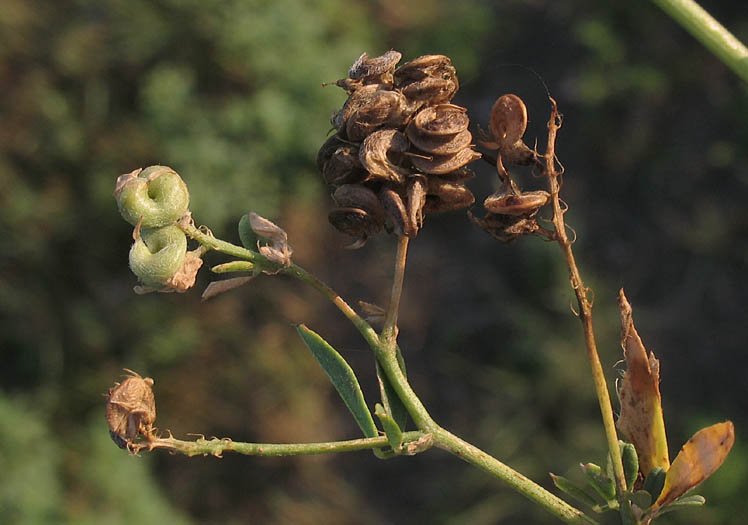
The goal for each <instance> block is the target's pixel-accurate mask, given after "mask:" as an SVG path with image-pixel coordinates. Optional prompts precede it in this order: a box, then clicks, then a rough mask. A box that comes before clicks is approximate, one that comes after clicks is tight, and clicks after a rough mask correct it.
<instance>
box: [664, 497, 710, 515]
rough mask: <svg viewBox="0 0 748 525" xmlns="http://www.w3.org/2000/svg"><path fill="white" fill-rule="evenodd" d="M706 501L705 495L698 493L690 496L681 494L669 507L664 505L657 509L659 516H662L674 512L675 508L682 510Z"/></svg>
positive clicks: (700, 504) (698, 505)
mask: <svg viewBox="0 0 748 525" xmlns="http://www.w3.org/2000/svg"><path fill="white" fill-rule="evenodd" d="M704 503H706V499H705V498H704V496H700V495H698V494H691V495H689V496H681V497H680V498H678V499H677V500H675V501H674V502H672V503H671V504H669V505H668V506H667V507H663V508H662V509H660V510H659V511H657V516H662V515H663V514H666V513H668V512H672V511H674V510H682V509H687V508H690V507H701V506H702V505H704Z"/></svg>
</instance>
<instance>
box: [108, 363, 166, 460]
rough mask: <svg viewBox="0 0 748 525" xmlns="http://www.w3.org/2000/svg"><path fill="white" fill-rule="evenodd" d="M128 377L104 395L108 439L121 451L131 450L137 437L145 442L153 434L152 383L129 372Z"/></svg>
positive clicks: (126, 370) (147, 378)
mask: <svg viewBox="0 0 748 525" xmlns="http://www.w3.org/2000/svg"><path fill="white" fill-rule="evenodd" d="M125 372H127V373H129V374H130V375H129V376H128V377H127V378H126V379H125V380H124V381H122V383H115V384H114V386H113V387H112V388H110V389H109V392H108V393H107V396H106V397H107V404H106V420H107V424H108V425H109V435H110V436H111V437H112V440H113V441H114V442H115V443H116V444H117V446H118V447H120V448H127V449H131V448H132V446H133V444H134V443H135V439H136V438H137V436H138V434H141V435H142V436H143V437H144V438H145V439H146V440H148V439H150V438H151V436H152V434H153V423H155V421H156V400H155V398H154V396H153V390H152V387H153V379H151V378H150V377H146V378H143V377H141V376H140V375H139V374H137V373H135V372H133V371H132V370H128V369H125Z"/></svg>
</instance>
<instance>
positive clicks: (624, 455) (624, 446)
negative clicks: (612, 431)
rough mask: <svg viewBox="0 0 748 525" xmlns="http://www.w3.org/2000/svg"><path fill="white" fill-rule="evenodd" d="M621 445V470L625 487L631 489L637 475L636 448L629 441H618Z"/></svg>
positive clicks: (637, 458) (637, 460)
mask: <svg viewBox="0 0 748 525" xmlns="http://www.w3.org/2000/svg"><path fill="white" fill-rule="evenodd" d="M619 444H620V447H621V459H622V461H623V472H624V474H625V475H626V487H628V489H629V490H632V489H633V487H634V483H635V482H636V478H637V477H639V457H638V456H637V454H636V449H635V448H634V445H632V444H631V443H624V442H623V441H619Z"/></svg>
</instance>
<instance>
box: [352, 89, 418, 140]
mask: <svg viewBox="0 0 748 525" xmlns="http://www.w3.org/2000/svg"><path fill="white" fill-rule="evenodd" d="M411 112H412V110H411V108H409V107H408V103H407V101H406V100H405V97H404V96H403V95H402V94H400V93H398V92H397V91H384V90H379V91H377V92H375V93H374V95H373V96H372V98H371V99H370V100H369V101H368V102H367V103H366V104H364V105H363V106H362V107H360V108H359V109H358V110H356V111H355V112H354V113H353V114H352V115H350V116H349V117H348V120H347V121H346V125H345V132H346V136H347V137H348V140H350V141H352V142H361V141H362V140H364V139H365V138H366V137H367V136H368V135H370V134H371V133H373V132H374V131H376V130H378V129H379V128H382V127H385V126H386V127H391V128H399V127H400V126H402V125H404V124H405V122H406V121H407V120H408V119H409V117H410V114H411Z"/></svg>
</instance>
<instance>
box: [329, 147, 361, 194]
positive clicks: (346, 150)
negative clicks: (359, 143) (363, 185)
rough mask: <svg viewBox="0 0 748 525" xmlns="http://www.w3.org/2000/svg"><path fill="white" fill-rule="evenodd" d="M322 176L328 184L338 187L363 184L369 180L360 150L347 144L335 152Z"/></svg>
mask: <svg viewBox="0 0 748 525" xmlns="http://www.w3.org/2000/svg"><path fill="white" fill-rule="evenodd" d="M322 176H323V177H324V178H325V181H326V182H327V183H328V184H332V185H334V186H338V185H341V184H355V183H356V182H362V181H364V180H366V179H367V178H369V172H367V171H366V170H365V169H364V167H363V165H362V164H361V160H360V159H359V148H357V147H356V146H352V145H350V144H345V145H343V146H340V147H339V148H338V149H337V150H335V152H334V153H333V155H332V156H331V157H330V160H328V161H327V162H326V163H325V166H324V168H323V170H322Z"/></svg>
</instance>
